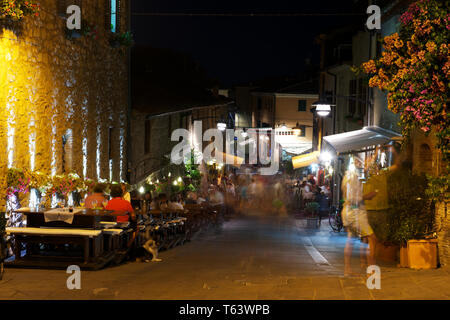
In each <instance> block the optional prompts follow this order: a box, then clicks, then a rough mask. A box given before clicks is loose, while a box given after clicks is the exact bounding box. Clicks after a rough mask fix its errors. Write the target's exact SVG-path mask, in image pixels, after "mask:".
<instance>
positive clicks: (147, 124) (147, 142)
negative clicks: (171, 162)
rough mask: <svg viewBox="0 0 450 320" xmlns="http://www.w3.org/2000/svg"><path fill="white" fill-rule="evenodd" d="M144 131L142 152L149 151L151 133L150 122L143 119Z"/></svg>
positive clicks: (146, 152)
mask: <svg viewBox="0 0 450 320" xmlns="http://www.w3.org/2000/svg"><path fill="white" fill-rule="evenodd" d="M144 130H145V133H144V153H145V154H148V153H150V135H151V122H150V120H145V129H144Z"/></svg>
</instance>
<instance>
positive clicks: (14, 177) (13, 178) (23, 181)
mask: <svg viewBox="0 0 450 320" xmlns="http://www.w3.org/2000/svg"><path fill="white" fill-rule="evenodd" d="M6 183H7V190H6V194H7V195H8V196H10V195H13V194H16V193H21V194H27V193H28V191H29V189H30V178H29V177H26V175H25V173H24V172H23V171H22V170H20V169H15V168H10V169H8V172H7V176H6Z"/></svg>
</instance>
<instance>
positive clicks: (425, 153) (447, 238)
mask: <svg viewBox="0 0 450 320" xmlns="http://www.w3.org/2000/svg"><path fill="white" fill-rule="evenodd" d="M411 141H413V170H414V171H415V172H416V173H426V174H430V175H434V176H439V175H440V174H441V172H443V171H444V169H445V165H446V163H445V162H444V161H443V160H442V154H441V152H439V150H438V149H437V147H436V142H437V141H436V138H435V132H434V131H432V132H431V133H430V135H428V136H426V135H425V134H424V133H423V132H422V131H420V130H415V131H414V132H413V134H412V136H411ZM435 223H436V225H435V228H436V230H437V235H438V247H439V259H440V263H441V264H442V265H445V266H449V265H450V217H449V214H448V204H447V205H446V204H444V203H437V205H436V219H435Z"/></svg>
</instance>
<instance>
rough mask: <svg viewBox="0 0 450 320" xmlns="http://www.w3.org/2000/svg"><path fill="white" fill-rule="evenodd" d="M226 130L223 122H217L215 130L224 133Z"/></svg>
mask: <svg viewBox="0 0 450 320" xmlns="http://www.w3.org/2000/svg"><path fill="white" fill-rule="evenodd" d="M226 128H227V124H226V123H225V122H223V121H219V122H218V123H217V129H219V130H220V131H225V130H226Z"/></svg>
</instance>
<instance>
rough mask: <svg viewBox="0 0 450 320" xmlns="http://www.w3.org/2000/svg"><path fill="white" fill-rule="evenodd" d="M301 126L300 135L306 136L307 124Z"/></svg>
mask: <svg viewBox="0 0 450 320" xmlns="http://www.w3.org/2000/svg"><path fill="white" fill-rule="evenodd" d="M299 127H300V134H299V135H298V136H299V137H306V126H299Z"/></svg>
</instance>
